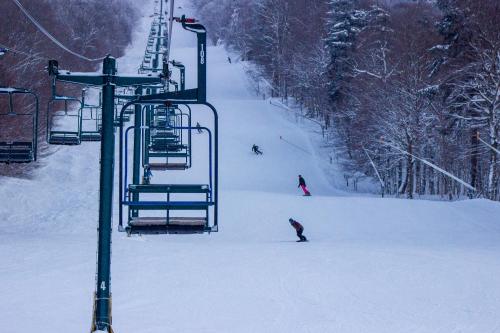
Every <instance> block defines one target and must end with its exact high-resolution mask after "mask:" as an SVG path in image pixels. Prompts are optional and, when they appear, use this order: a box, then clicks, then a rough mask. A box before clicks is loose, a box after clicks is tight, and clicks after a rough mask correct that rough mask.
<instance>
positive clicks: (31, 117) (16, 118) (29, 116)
mask: <svg viewBox="0 0 500 333" xmlns="http://www.w3.org/2000/svg"><path fill="white" fill-rule="evenodd" d="M15 95H18V96H20V97H19V98H16V99H15V98H14V96H15ZM23 97H28V98H23ZM0 98H2V100H1V101H0V163H29V162H32V161H36V158H37V150H38V97H37V95H36V94H34V93H33V92H31V91H29V90H26V89H18V88H7V87H0ZM5 102H7V103H5Z"/></svg>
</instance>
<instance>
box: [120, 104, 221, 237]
mask: <svg viewBox="0 0 500 333" xmlns="http://www.w3.org/2000/svg"><path fill="white" fill-rule="evenodd" d="M160 110H161V108H160ZM166 111H167V110H166ZM167 112H170V111H167ZM160 114H161V112H160ZM176 116H178V115H176ZM177 125H181V124H177ZM171 129H172V130H190V129H191V128H189V126H187V125H185V126H172V128H171ZM202 129H203V131H206V132H207V133H208V134H207V136H206V138H207V141H208V149H203V151H205V152H208V161H207V162H208V166H207V175H208V177H207V181H206V183H205V184H139V183H138V180H139V179H138V178H137V177H138V176H139V174H138V172H137V173H136V172H133V173H132V178H134V174H135V177H136V179H132V180H131V179H129V176H130V173H129V161H128V160H129V153H128V152H129V151H130V150H129V147H128V144H129V141H130V140H129V138H128V136H129V135H130V133H131V132H133V131H135V130H136V129H135V128H134V127H133V126H131V127H129V128H128V129H127V130H125V134H124V135H120V138H121V140H120V142H121V144H120V198H121V199H120V200H121V202H120V222H119V223H120V227H119V229H120V230H121V231H126V232H127V233H128V234H129V235H131V234H163V233H174V234H181V233H182V234H192V233H204V232H213V231H217V224H216V221H215V222H214V223H215V224H212V225H211V224H210V219H211V218H210V216H211V210H212V209H215V208H214V207H215V206H216V200H214V187H213V184H214V181H213V177H214V175H215V172H216V168H217V166H216V165H215V166H214V163H213V156H214V149H216V147H215V143H214V140H213V138H212V133H211V131H210V130H209V129H208V128H204V127H203V128H202ZM137 130H141V129H137ZM140 147H141V149H142V150H143V149H145V147H144V145H141V146H140ZM134 151H135V153H139V152H138V150H134ZM200 153H201V151H200ZM136 158H138V157H136ZM125 209H127V211H128V214H127V216H126V220H127V222H126V223H127V224H126V225H125V226H123V218H124V216H123V213H122V211H123V210H125Z"/></svg>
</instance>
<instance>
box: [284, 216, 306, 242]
mask: <svg viewBox="0 0 500 333" xmlns="http://www.w3.org/2000/svg"><path fill="white" fill-rule="evenodd" d="M288 222H290V225H291V226H292V227H293V228H294V229H295V230H296V231H297V237H299V240H298V241H297V242H307V238H306V236H304V235H302V233H303V232H304V227H303V226H302V224H300V223H299V222H297V221H295V220H294V219H292V218H289V219H288Z"/></svg>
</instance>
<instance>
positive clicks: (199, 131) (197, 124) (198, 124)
mask: <svg viewBox="0 0 500 333" xmlns="http://www.w3.org/2000/svg"><path fill="white" fill-rule="evenodd" d="M196 129H197V130H198V133H201V132H203V131H202V130H201V125H200V123H198V122H197V123H196Z"/></svg>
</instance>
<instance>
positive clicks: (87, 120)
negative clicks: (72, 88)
mask: <svg viewBox="0 0 500 333" xmlns="http://www.w3.org/2000/svg"><path fill="white" fill-rule="evenodd" d="M86 91H87V90H86V89H83V90H82V131H81V140H82V141H101V127H102V107H101V105H88V104H86V103H85V93H86ZM100 100H101V98H100V97H99V101H100Z"/></svg>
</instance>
